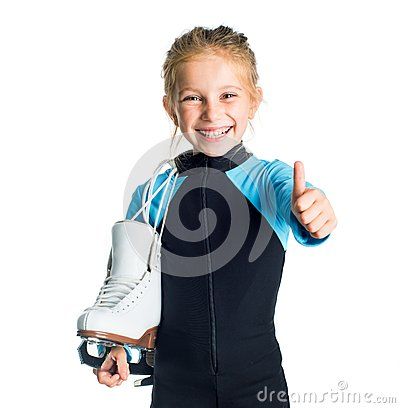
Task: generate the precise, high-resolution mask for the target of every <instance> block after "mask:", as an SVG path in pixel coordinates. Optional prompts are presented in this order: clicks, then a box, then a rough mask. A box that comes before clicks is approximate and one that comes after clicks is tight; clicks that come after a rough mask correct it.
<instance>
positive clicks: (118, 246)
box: [77, 161, 177, 386]
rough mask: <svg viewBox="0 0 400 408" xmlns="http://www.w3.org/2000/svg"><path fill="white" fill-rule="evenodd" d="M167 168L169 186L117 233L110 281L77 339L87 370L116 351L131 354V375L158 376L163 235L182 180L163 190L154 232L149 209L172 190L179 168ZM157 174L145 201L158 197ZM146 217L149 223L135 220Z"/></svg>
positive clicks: (81, 320)
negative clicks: (156, 356) (92, 348)
mask: <svg viewBox="0 0 400 408" xmlns="http://www.w3.org/2000/svg"><path fill="white" fill-rule="evenodd" d="M165 162H166V161H164V162H163V163H162V164H165ZM168 162H169V163H170V164H171V166H172V171H171V172H170V173H169V175H168V178H167V180H166V181H165V182H163V183H162V184H161V185H160V186H159V188H158V189H157V190H156V191H155V192H154V193H153V194H152V195H151V197H150V199H149V200H148V201H147V202H144V204H143V205H142V207H141V209H140V210H139V211H138V212H137V213H136V214H135V215H134V216H133V217H132V219H130V220H129V219H128V220H123V221H118V222H116V223H115V224H114V225H113V227H112V248H111V252H110V256H109V260H108V265H107V276H106V279H105V281H104V284H103V286H102V287H101V289H100V292H99V294H98V296H97V299H96V301H95V303H94V305H93V306H91V307H88V308H86V309H85V310H84V311H83V313H82V314H81V315H80V316H79V318H78V322H77V329H78V331H77V335H78V336H80V337H81V338H82V339H83V340H82V342H81V345H80V346H79V347H78V352H79V356H80V359H81V363H82V364H83V363H85V364H87V365H89V366H91V367H95V368H99V367H100V366H101V364H102V363H103V362H104V360H105V358H106V355H107V353H108V352H109V351H110V350H111V347H114V346H123V347H124V349H125V350H126V352H127V357H128V364H129V372H130V374H140V375H142V374H144V375H147V374H152V373H153V367H154V348H155V340H156V337H157V327H158V324H159V323H160V317H161V263H160V247H161V235H162V232H163V229H164V224H165V219H166V215H167V210H168V204H169V200H170V198H171V196H172V191H173V189H174V186H175V183H176V179H177V177H175V178H174V182H173V185H172V188H170V189H168V188H165V189H164V192H163V194H162V198H161V204H160V205H159V209H158V213H157V217H156V219H155V222H154V226H152V225H151V224H150V222H149V209H150V204H151V200H152V199H153V198H154V196H156V195H157V194H158V192H159V191H160V190H161V189H162V187H164V185H167V187H168V186H169V184H170V181H171V179H172V177H173V175H174V174H175V173H176V171H177V170H176V167H175V163H174V162H173V161H168ZM160 167H162V166H159V167H158V169H157V170H159V169H160ZM157 170H156V172H155V174H154V175H153V178H152V179H151V180H150V181H149V183H148V184H147V185H146V187H145V191H144V193H143V201H145V197H146V194H147V191H150V192H152V191H153V188H154V184H155V179H156V175H157ZM167 190H170V192H169V200H168V203H167V207H166V210H165V214H164V217H163V223H162V227H161V231H160V234H158V232H157V231H156V226H157V222H158V219H159V216H160V211H161V208H162V206H163V205H162V203H163V202H164V199H165V195H166V192H167ZM142 211H143V219H144V222H140V221H138V220H136V218H137V216H138V215H139V214H140V213H141V212H142ZM88 345H95V346H96V347H97V353H95V354H97V356H96V355H92V354H91V353H90V352H89V350H88ZM134 351H136V353H133V352H134ZM134 354H135V357H134ZM151 383H152V377H148V378H146V379H142V380H137V381H135V383H134V385H135V386H140V385H148V384H151Z"/></svg>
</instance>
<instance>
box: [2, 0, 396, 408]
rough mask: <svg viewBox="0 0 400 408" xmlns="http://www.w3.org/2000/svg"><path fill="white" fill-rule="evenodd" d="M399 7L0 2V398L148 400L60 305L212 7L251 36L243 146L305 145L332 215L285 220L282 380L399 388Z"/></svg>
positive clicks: (78, 292) (78, 304)
mask: <svg viewBox="0 0 400 408" xmlns="http://www.w3.org/2000/svg"><path fill="white" fill-rule="evenodd" d="M397 7H398V2H396V1H387V0H380V1H377V0H376V1H355V0H346V1H342V0H335V1H324V0H322V1H321V0H318V1H317V0H316V1H310V0H303V1H300V2H299V1H282V0H280V1H279V2H278V1H264V2H262V3H261V2H256V1H246V2H243V1H237V2H236V1H232V0H230V1H220V2H216V1H201V2H197V3H196V2H195V3H188V2H181V3H179V2H177V1H168V2H165V3H163V4H156V3H154V2H144V3H142V2H139V3H138V2H133V1H131V2H126V1H83V0H80V1H72V0H70V1H35V2H28V1H25V2H23V1H12V2H11V1H8V2H7V1H4V2H2V3H1V6H0V58H1V63H0V71H1V73H0V135H1V160H0V165H1V191H2V199H1V229H2V234H1V250H2V257H1V292H2V293H1V297H0V298H1V310H2V311H1V316H2V324H1V325H2V339H3V347H2V364H1V365H2V368H1V387H2V399H3V401H8V405H3V403H2V405H3V406H31V405H32V404H36V403H38V404H39V403H40V405H41V406H42V407H50V406H53V405H54V404H57V405H58V406H62V407H64V406H65V407H73V406H74V407H76V406H83V405H90V406H97V407H109V406H111V405H112V406H123V405H125V406H132V407H149V406H150V394H151V389H152V387H151V386H147V387H142V388H137V389H136V388H133V376H130V378H129V380H128V381H127V382H126V383H124V384H123V385H122V386H120V387H116V388H113V389H110V388H108V387H106V386H104V385H100V384H98V383H97V380H96V377H95V376H94V375H93V374H92V372H91V369H90V368H89V367H88V366H85V365H81V364H80V362H79V359H78V354H77V350H76V348H77V347H78V345H79V339H78V337H76V319H77V317H78V315H79V313H80V312H81V311H82V310H83V308H85V307H87V306H89V305H91V304H92V303H93V302H94V300H95V297H96V295H97V292H98V289H99V288H100V286H101V284H102V283H103V279H104V277H105V267H106V262H107V258H108V253H109V247H110V241H111V234H110V232H111V226H112V225H113V223H114V222H115V221H116V220H119V219H122V218H123V215H124V214H123V196H124V189H125V186H126V182H127V180H128V176H129V174H130V172H131V169H132V168H133V166H134V165H135V163H136V162H137V161H138V160H139V159H140V158H141V157H142V155H143V154H144V153H145V152H146V151H147V150H148V149H150V148H152V147H153V146H154V145H155V144H157V143H159V142H161V141H163V140H166V139H167V138H168V137H170V136H171V133H172V130H173V127H172V123H171V122H170V121H169V119H168V117H167V115H166V113H165V112H164V111H163V107H162V103H161V101H162V95H163V83H162V78H161V76H160V74H161V66H162V63H163V61H164V59H165V56H166V52H167V50H168V49H169V48H170V46H171V45H172V43H173V41H174V39H175V38H176V37H178V36H180V35H181V34H183V32H184V31H187V30H188V29H191V28H193V27H194V26H195V25H204V26H207V27H210V28H211V27H216V26H218V25H220V24H224V25H229V26H231V27H233V28H234V29H235V30H238V31H240V32H243V33H244V34H245V35H246V36H247V37H248V39H249V42H250V45H251V47H252V49H253V51H254V52H255V54H256V57H257V62H258V72H259V75H260V82H259V84H260V86H262V88H263V89H264V98H265V100H266V102H267V103H266V104H263V105H262V106H261V107H260V109H259V113H258V116H257V117H256V120H255V121H254V126H255V128H256V134H255V136H252V135H251V134H250V136H249V137H248V139H251V140H248V141H247V142H245V145H246V146H248V148H249V149H251V150H252V151H253V152H254V153H255V154H256V156H257V157H259V158H262V159H266V160H273V159H274V158H279V159H280V160H282V161H285V162H287V163H289V164H290V165H292V166H293V163H294V161H295V160H301V161H303V163H304V165H305V172H306V179H307V180H308V181H310V182H312V183H313V184H315V185H316V186H318V187H320V188H322V189H323V190H324V191H325V193H326V195H327V197H328V198H329V200H330V202H331V204H332V206H333V208H334V210H335V212H336V215H337V218H338V227H337V229H336V230H335V231H334V232H333V233H332V236H331V237H330V239H329V240H328V241H327V242H326V243H324V244H323V245H321V246H320V247H317V248H308V247H303V246H301V245H300V244H298V243H297V242H296V241H295V240H294V238H293V236H292V235H290V241H289V245H288V251H287V253H286V264H285V267H284V273H283V278H282V283H281V289H280V292H279V296H278V303H277V308H276V319H275V325H276V335H277V339H278V341H279V344H280V347H281V350H282V355H283V362H282V365H283V367H284V370H285V373H286V378H287V382H288V387H289V391H290V392H293V393H295V392H298V393H304V392H319V393H321V394H322V393H323V392H329V391H332V390H333V391H335V390H337V383H338V382H339V381H341V380H342V381H347V382H348V384H349V391H351V392H370V393H374V395H377V396H379V395H380V396H382V395H383V396H397V401H398V402H400V392H398V391H399V390H398V385H399V367H400V351H399V334H400V333H399V324H398V320H399V319H398V314H399V297H398V295H399V264H398V259H397V256H398V253H399V251H398V243H399V239H398V231H399V221H398V215H397V208H398V204H399V201H398V198H399V194H398V191H399V187H398V165H397V164H396V159H398V155H399V150H398V148H397V147H396V142H397V139H398V138H399V136H400V134H399V129H400V124H399V108H400V97H399V95H400V76H399V72H400V61H399V42H398V39H399V38H400V26H399V24H398V21H399V10H398V8H397ZM321 394H320V395H321ZM293 405H295V406H311V404H296V403H293ZM385 405H386V406H394V404H392V405H390V404H385ZM322 406H362V405H360V404H338V403H336V404H331V403H325V404H323V405H322Z"/></svg>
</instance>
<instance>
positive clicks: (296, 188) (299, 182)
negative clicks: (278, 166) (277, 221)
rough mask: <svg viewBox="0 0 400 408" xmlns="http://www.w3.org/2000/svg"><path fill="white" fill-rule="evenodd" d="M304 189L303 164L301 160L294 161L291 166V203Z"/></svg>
mask: <svg viewBox="0 0 400 408" xmlns="http://www.w3.org/2000/svg"><path fill="white" fill-rule="evenodd" d="M305 190H306V180H305V175H304V165H303V163H302V162H301V161H296V162H295V163H294V168H293V191H292V203H294V202H295V201H296V200H297V199H298V198H299V197H300V196H301V195H302V194H303V193H304V191H305Z"/></svg>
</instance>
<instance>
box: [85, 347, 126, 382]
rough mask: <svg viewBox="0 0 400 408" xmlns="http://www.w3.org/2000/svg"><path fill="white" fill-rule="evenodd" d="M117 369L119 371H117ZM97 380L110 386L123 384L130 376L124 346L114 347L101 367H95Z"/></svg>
mask: <svg viewBox="0 0 400 408" xmlns="http://www.w3.org/2000/svg"><path fill="white" fill-rule="evenodd" d="M116 369H117V371H118V372H117V373H115V371H116ZM93 372H94V373H95V374H96V375H97V380H98V382H99V383H100V384H105V385H107V386H108V387H114V386H116V385H121V384H122V382H123V381H125V380H126V379H127V378H128V376H129V366H128V363H127V359H126V353H125V350H124V348H123V347H119V346H118V347H115V348H112V349H111V351H110V352H109V353H108V355H107V357H106V359H105V360H104V362H103V364H102V365H101V367H100V369H97V370H96V369H94V370H93Z"/></svg>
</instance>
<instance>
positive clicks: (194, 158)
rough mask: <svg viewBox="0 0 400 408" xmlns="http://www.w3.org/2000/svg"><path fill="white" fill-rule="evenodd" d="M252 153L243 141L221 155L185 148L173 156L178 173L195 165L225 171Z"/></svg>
mask: <svg viewBox="0 0 400 408" xmlns="http://www.w3.org/2000/svg"><path fill="white" fill-rule="evenodd" d="M252 155H253V153H251V152H249V151H247V150H246V147H245V146H244V145H243V142H242V141H241V142H240V143H238V144H236V145H235V146H233V147H232V148H231V149H229V150H228V151H227V152H226V153H225V154H223V155H222V156H208V155H206V154H205V153H203V152H196V153H194V152H193V149H190V150H186V151H185V152H183V153H181V154H179V155H178V156H176V157H175V158H174V161H175V164H176V167H177V170H178V172H179V173H183V172H184V171H188V170H191V169H193V168H197V167H211V168H214V169H217V170H219V171H227V170H230V169H233V168H235V167H236V166H238V165H239V164H242V163H243V162H245V161H246V160H247V159H248V158H249V157H250V156H252Z"/></svg>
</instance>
